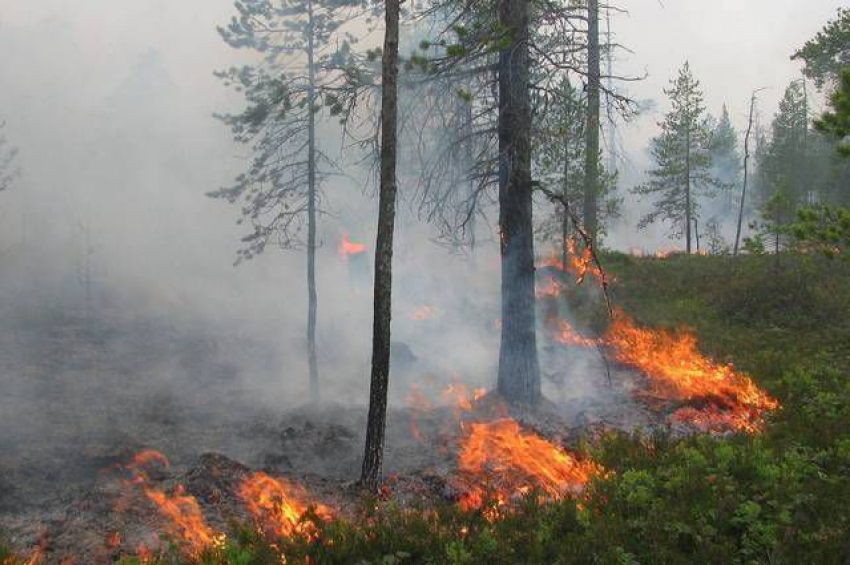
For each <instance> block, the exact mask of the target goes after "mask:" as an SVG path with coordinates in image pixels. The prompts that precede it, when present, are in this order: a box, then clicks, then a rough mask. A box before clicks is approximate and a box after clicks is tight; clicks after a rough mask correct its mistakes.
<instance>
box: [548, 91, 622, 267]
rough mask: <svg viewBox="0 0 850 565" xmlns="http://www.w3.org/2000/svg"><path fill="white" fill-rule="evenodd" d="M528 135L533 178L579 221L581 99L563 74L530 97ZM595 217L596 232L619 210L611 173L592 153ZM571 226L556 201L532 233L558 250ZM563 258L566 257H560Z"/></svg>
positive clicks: (583, 144)
mask: <svg viewBox="0 0 850 565" xmlns="http://www.w3.org/2000/svg"><path fill="white" fill-rule="evenodd" d="M535 106H536V107H537V108H538V111H537V112H536V113H535V118H536V122H537V123H535V135H534V170H535V180H536V181H537V182H539V183H540V184H541V185H543V186H544V187H545V188H546V189H547V190H548V191H549V192H552V193H557V194H559V195H560V196H561V197H562V198H563V200H564V201H566V202H568V203H569V204H570V210H571V212H572V214H573V215H574V216H575V217H576V219H578V220H579V221H582V220H583V216H584V207H583V202H584V195H585V192H584V189H585V168H586V165H587V162H586V159H585V148H586V147H587V145H586V137H585V135H584V131H585V128H586V126H587V99H586V98H584V97H582V96H581V93H580V92H579V91H578V90H577V89H576V88H575V87H574V86H573V85H572V84H571V83H570V81H569V79H568V78H564V79H563V80H562V81H561V83H560V84H559V85H558V87H557V89H556V91H555V92H554V93H547V94H545V95H543V97H542V99H538V100H536V104H535ZM598 158H599V161H600V162H599V163H598V164H597V168H598V169H599V179H598V184H599V186H598V190H597V199H596V201H597V221H598V228H599V233H603V234H604V233H605V227H606V225H607V223H608V222H609V221H610V220H611V219H612V218H615V217H617V215H618V214H619V208H620V200H619V199H617V198H615V197H614V196H613V192H614V188H615V186H616V178H615V175H614V174H612V173H610V172H608V171H606V170H605V168H604V165H603V164H602V162H601V156H598ZM574 228H575V226H571V225H570V218H569V216H568V214H566V211H565V209H564V207H563V205H562V204H561V203H556V204H555V205H554V211H553V213H552V214H550V215H548V216H546V217H544V218H543V219H542V220H541V221H540V222H539V223H538V225H537V235H538V237H539V238H540V239H542V240H547V241H554V242H555V245H556V247H557V248H559V249H563V251H564V253H566V248H565V247H564V245H563V242H564V241H565V240H566V239H567V238H569V237H571V236H573V235H576V234H575V232H574ZM563 259H564V261H566V258H563Z"/></svg>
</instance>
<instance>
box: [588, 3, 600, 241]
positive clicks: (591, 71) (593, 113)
mask: <svg viewBox="0 0 850 565" xmlns="http://www.w3.org/2000/svg"><path fill="white" fill-rule="evenodd" d="M600 81H601V77H600V70H599V0H588V1H587V129H586V131H585V136H586V143H585V145H586V147H585V151H586V154H585V164H584V174H585V186H584V227H585V230H586V232H587V234H588V235H589V236H590V237H591V239H592V240H593V241H594V242H595V241H596V236H597V232H598V222H597V217H596V212H597V199H598V197H599V91H600V86H601V85H600Z"/></svg>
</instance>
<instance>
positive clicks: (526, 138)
mask: <svg viewBox="0 0 850 565" xmlns="http://www.w3.org/2000/svg"><path fill="white" fill-rule="evenodd" d="M499 21H500V22H501V24H502V27H503V29H504V30H505V33H506V34H507V35H508V37H510V39H511V41H510V45H509V46H508V48H507V49H505V50H504V51H502V52H501V53H500V56H499V125H498V130H499V229H500V250H501V257H502V336H501V346H500V349H499V377H498V389H499V392H500V393H501V394H502V396H503V397H504V398H505V399H506V400H508V401H509V402H511V403H515V404H526V405H534V404H537V403H539V402H540V400H541V394H540V367H539V364H538V360H537V336H536V333H535V331H536V330H535V304H534V234H533V230H532V186H531V102H530V93H529V53H528V22H529V0H500V2H499Z"/></svg>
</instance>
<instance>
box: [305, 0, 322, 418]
mask: <svg viewBox="0 0 850 565" xmlns="http://www.w3.org/2000/svg"><path fill="white" fill-rule="evenodd" d="M307 13H308V17H309V21H308V29H307V67H308V70H307V75H308V81H309V86H308V91H307V100H308V104H309V106H310V114H309V118H308V120H309V121H308V125H307V186H308V188H307V190H308V195H307V294H308V305H307V360H308V364H309V368H310V400H311V402H314V403H316V402H318V401H319V364H318V360H317V359H316V316H317V311H318V304H319V298H318V295H317V292H316V115H315V114H314V112H313V107H314V106H315V104H316V70H315V68H314V64H313V39H314V24H313V2H312V1H309V2H308V5H307Z"/></svg>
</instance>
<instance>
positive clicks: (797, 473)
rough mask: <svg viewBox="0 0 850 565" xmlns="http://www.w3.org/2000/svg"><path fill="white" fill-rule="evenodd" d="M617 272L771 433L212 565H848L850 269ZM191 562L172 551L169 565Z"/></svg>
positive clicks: (797, 260) (628, 456)
mask: <svg viewBox="0 0 850 565" xmlns="http://www.w3.org/2000/svg"><path fill="white" fill-rule="evenodd" d="M605 263H606V265H607V267H608V269H609V270H610V271H611V273H612V274H614V275H615V277H616V279H617V282H616V283H615V284H614V288H613V292H614V295H615V300H616V303H617V305H619V306H621V307H623V308H624V309H625V310H626V311H628V312H629V313H630V314H632V315H633V316H634V317H635V318H636V320H638V322H640V323H643V324H648V325H653V326H665V327H678V326H688V327H691V328H694V329H695V330H696V331H697V332H698V334H699V336H700V340H701V347H703V349H704V351H705V352H706V353H709V354H711V355H713V356H715V357H717V358H719V359H722V360H729V361H734V362H735V363H736V365H737V366H738V367H739V368H741V369H742V370H745V371H746V372H748V373H749V374H751V375H752V376H753V378H754V379H755V380H756V381H757V382H759V383H760V384H761V385H762V386H764V387H766V388H767V389H769V391H770V392H771V393H772V394H773V395H775V396H776V397H777V398H778V399H779V400H780V401H781V402H782V405H783V407H782V409H781V410H779V411H778V412H776V413H775V414H773V415H772V416H771V417H770V418H769V421H768V424H767V426H766V429H765V431H764V432H763V433H762V434H759V435H752V436H751V435H730V436H726V437H711V436H695V437H690V438H685V439H674V438H672V437H670V436H669V435H666V434H664V433H656V434H655V435H651V436H648V435H644V434H641V433H635V434H615V433H612V434H609V435H607V436H606V437H604V438H602V439H601V440H600V441H599V442H598V443H596V444H594V445H593V446H591V447H590V449H591V450H592V451H593V455H594V457H595V458H596V459H597V460H598V461H599V462H600V463H602V464H603V465H604V466H605V468H606V469H608V470H610V471H611V473H609V474H608V475H607V476H605V477H603V478H599V479H597V480H595V481H594V482H592V483H591V485H590V486H589V487H588V489H587V492H586V496H585V497H584V499H583V500H581V501H574V500H565V501H562V502H558V503H549V504H545V503H538V502H537V501H536V499H535V497H534V496H529V497H528V498H527V499H526V500H525V501H524V502H523V503H521V504H519V505H518V507H517V508H515V509H514V511H513V512H512V513H510V515H508V516H507V517H506V518H504V519H503V520H499V521H497V522H494V523H490V522H488V521H487V520H486V519H484V517H483V516H482V515H481V514H480V513H476V512H473V513H464V512H461V511H459V510H457V509H456V508H453V507H451V506H440V507H437V508H434V509H427V510H425V509H423V510H422V511H411V510H409V509H408V510H403V509H399V508H396V507H394V506H392V505H390V506H386V507H381V508H380V510H374V505H373V504H368V503H367V504H366V505H365V506H364V513H363V516H362V517H360V518H359V519H358V520H356V521H353V522H352V521H346V520H338V521H335V522H332V523H329V524H324V523H320V522H317V523H316V527H317V528H318V531H319V536H318V540H317V541H315V542H308V541H306V540H303V539H293V540H278V541H277V542H275V544H274V545H275V547H271V545H270V544H269V543H268V541H264V540H262V539H259V538H258V537H257V535H256V534H255V533H253V532H252V531H251V530H250V529H246V530H242V531H240V532H238V533H237V534H235V535H233V536H231V537H230V539H229V543H228V546H227V547H226V548H224V549H221V550H216V551H215V552H211V553H210V554H209V555H206V556H204V557H203V558H202V559H201V560H200V562H202V563H208V564H220V563H228V564H232V565H237V564H238V565H252V564H258V565H259V564H266V563H268V564H271V563H280V553H284V554H285V555H286V557H287V563H308V562H309V563H313V564H324V563H327V564H343V563H345V564H352V563H353V564H356V563H360V564H387V565H389V564H401V563H424V564H443V563H448V564H479V563H492V564H513V563H528V564H537V563H539V564H544V563H545V564H552V563H563V564H572V563H579V564H585V563H586V564H635V563H643V564H683V565H684V564H689V565H690V564H696V563H699V564H703V563H706V564H713V563H716V564H754V563H765V564H777V565H778V564H798V563H823V564H830V563H836V564H837V563H848V562H850V533H848V532H850V504H848V502H850V378H848V377H849V376H850V370H849V369H850V322H848V314H850V264H848V263H847V262H845V263H840V262H835V263H829V262H826V261H824V260H821V259H819V258H814V257H800V256H797V257H792V256H786V257H782V258H781V262H780V263H779V265H778V266H777V264H776V262H775V258H771V257H742V258H739V259H732V258H723V257H674V258H670V259H668V260H665V261H659V260H654V259H635V258H631V257H627V256H624V255H608V256H606V257H605ZM588 284H589V283H588ZM579 293H592V290H590V289H584V290H579V291H576V292H575V293H574V297H575V295H577V294H579ZM575 306H576V307H575V309H574V310H575V312H576V313H577V316H578V317H579V319H580V321H581V322H583V323H586V324H588V325H590V326H594V325H596V326H600V325H601V324H602V323H603V320H604V315H603V314H602V313H600V311H599V309H598V308H595V307H590V306H588V305H587V303H586V302H583V303H582V304H580V305H579V304H576V305H575ZM179 562H181V559H180V558H179V557H176V556H175V554H172V555H168V556H163V557H162V560H161V562H160V563H162V564H166V563H168V564H170V563H179ZM125 563H126V564H128V565H129V564H130V563H134V562H133V561H132V560H127V561H126V562H125ZM136 563H137V562H136Z"/></svg>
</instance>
